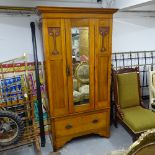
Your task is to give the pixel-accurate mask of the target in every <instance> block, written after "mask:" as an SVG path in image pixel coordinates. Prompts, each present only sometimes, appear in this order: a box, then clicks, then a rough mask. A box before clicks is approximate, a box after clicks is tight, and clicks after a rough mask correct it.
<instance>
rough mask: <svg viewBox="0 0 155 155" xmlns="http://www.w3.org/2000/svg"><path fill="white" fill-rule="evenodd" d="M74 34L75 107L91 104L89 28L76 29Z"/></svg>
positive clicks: (73, 31) (73, 30) (73, 29)
mask: <svg viewBox="0 0 155 155" xmlns="http://www.w3.org/2000/svg"><path fill="white" fill-rule="evenodd" d="M71 32H72V65H73V99H74V105H81V104H88V103H89V28H88V27H74V28H72V30H71Z"/></svg>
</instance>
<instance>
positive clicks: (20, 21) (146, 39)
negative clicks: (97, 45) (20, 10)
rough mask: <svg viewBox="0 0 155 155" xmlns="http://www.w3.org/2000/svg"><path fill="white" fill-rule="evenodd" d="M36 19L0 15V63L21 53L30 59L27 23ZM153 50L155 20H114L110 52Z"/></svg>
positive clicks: (147, 18)
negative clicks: (26, 54)
mask: <svg viewBox="0 0 155 155" xmlns="http://www.w3.org/2000/svg"><path fill="white" fill-rule="evenodd" d="M31 21H38V17H37V16H17V15H16V16H15V15H12V16H11V15H2V14H1V15H0V62H2V61H5V60H8V59H12V58H16V57H19V56H21V55H23V53H24V52H26V53H28V54H31V57H33V55H32V54H33V48H32V40H31V29H30V22H31ZM36 35H37V47H38V57H39V59H40V60H42V59H43V49H42V39H41V34H40V30H38V26H37V25H36ZM145 50H146V51H147V50H155V18H153V17H152V18H151V17H138V16H137V17H133V16H132V17H131V16H125V17H118V16H115V17H114V22H113V52H128V51H145Z"/></svg>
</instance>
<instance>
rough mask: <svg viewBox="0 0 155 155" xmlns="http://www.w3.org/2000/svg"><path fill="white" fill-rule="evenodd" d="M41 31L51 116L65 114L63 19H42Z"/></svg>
mask: <svg viewBox="0 0 155 155" xmlns="http://www.w3.org/2000/svg"><path fill="white" fill-rule="evenodd" d="M43 31H44V33H43V34H44V44H45V45H46V46H45V49H44V51H45V66H46V75H47V76H46V77H47V83H48V84H47V85H48V95H49V105H50V113H51V115H52V116H61V115H66V114H67V113H68V93H67V76H66V48H65V28H64V19H49V20H44V21H43Z"/></svg>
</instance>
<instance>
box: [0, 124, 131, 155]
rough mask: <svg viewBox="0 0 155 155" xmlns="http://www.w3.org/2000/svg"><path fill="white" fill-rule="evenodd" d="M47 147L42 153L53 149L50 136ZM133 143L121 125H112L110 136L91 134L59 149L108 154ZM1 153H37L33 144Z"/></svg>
mask: <svg viewBox="0 0 155 155" xmlns="http://www.w3.org/2000/svg"><path fill="white" fill-rule="evenodd" d="M46 141H47V142H46V147H44V148H42V155H48V153H49V152H51V151H52V146H51V143H50V140H49V138H48V137H47V140H46ZM131 143H132V139H131V137H130V135H129V134H128V133H127V132H126V131H125V130H124V128H123V127H122V126H121V125H119V126H118V128H115V127H113V126H111V136H110V138H103V137H100V136H97V135H90V136H85V137H81V138H77V139H74V140H72V141H70V142H69V143H67V144H66V145H65V146H64V147H63V148H62V149H60V150H59V151H60V152H61V154H62V155H106V154H107V153H109V152H111V151H113V150H118V149H119V150H120V149H126V148H128V147H129V146H130V144H131ZM0 155H35V153H34V148H33V146H24V147H20V148H18V149H14V150H13V149H12V150H9V151H5V152H0Z"/></svg>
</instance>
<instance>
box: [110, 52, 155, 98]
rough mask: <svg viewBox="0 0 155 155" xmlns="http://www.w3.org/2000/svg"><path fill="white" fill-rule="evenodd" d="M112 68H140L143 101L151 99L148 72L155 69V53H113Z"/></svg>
mask: <svg viewBox="0 0 155 155" xmlns="http://www.w3.org/2000/svg"><path fill="white" fill-rule="evenodd" d="M112 67H113V69H115V70H118V69H121V68H125V67H126V68H129V67H139V71H140V86H141V95H142V99H143V100H144V99H149V90H148V80H149V79H148V71H149V70H154V69H155V51H134V52H121V53H120V52H118V53H112Z"/></svg>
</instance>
